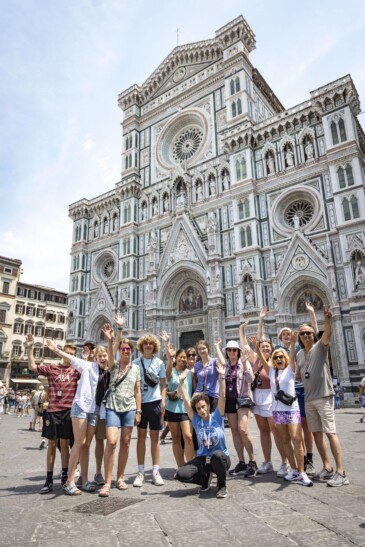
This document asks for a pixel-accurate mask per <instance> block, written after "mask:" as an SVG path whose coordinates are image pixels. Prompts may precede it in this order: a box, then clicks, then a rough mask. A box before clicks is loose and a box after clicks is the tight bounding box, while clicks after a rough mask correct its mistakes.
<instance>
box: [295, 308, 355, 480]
mask: <svg viewBox="0 0 365 547" xmlns="http://www.w3.org/2000/svg"><path fill="white" fill-rule="evenodd" d="M331 334H332V311H331V309H330V307H329V306H327V307H326V306H325V307H324V331H323V334H322V338H321V339H320V340H318V341H316V336H315V332H314V329H313V327H311V326H309V325H307V324H304V325H300V327H299V343H300V345H301V347H302V349H301V351H299V352H298V354H297V356H296V362H297V367H298V371H299V373H300V375H301V378H302V382H303V385H304V392H305V412H306V415H307V422H308V428H309V431H311V432H312V433H313V435H314V441H315V443H316V446H317V449H318V452H319V454H320V456H321V459H322V462H323V470H322V471H321V473H319V475H318V478H319V479H321V480H326V481H327V485H328V486H332V487H336V486H337V487H338V486H346V485H348V484H349V480H348V479H347V477H346V474H345V471H344V468H343V459H342V448H341V444H340V441H339V438H338V436H337V433H336V424H335V411H334V405H333V397H334V391H333V384H332V378H331V371H330V366H329V362H328V350H329V343H330V339H331ZM324 433H325V434H326V436H327V438H328V441H329V444H330V448H331V452H332V455H333V457H334V459H335V462H336V472H334V471H333V468H332V466H331V463H330V461H329V458H328V455H327V451H325V450H324V447H325V444H324V439H323V434H324Z"/></svg>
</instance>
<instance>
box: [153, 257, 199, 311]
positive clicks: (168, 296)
mask: <svg viewBox="0 0 365 547" xmlns="http://www.w3.org/2000/svg"><path fill="white" fill-rule="evenodd" d="M206 283H207V280H206V272H205V270H203V268H202V267H201V266H199V265H198V264H194V263H191V262H188V261H187V260H183V261H180V262H179V263H178V264H175V265H174V266H172V267H171V268H170V269H169V270H168V272H167V273H166V274H165V275H164V276H162V277H161V279H160V288H159V291H158V297H157V300H158V305H159V307H160V309H169V310H171V311H178V309H179V308H178V306H179V298H180V296H181V295H182V293H183V292H184V290H185V289H186V288H187V287H188V286H189V285H191V286H193V287H195V288H197V289H198V290H199V292H200V294H201V295H202V296H203V302H204V306H205V305H206V302H207V289H206Z"/></svg>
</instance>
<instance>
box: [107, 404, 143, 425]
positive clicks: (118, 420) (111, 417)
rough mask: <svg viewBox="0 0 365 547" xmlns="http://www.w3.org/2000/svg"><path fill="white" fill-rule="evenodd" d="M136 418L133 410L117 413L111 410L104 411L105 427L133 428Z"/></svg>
mask: <svg viewBox="0 0 365 547" xmlns="http://www.w3.org/2000/svg"><path fill="white" fill-rule="evenodd" d="M135 417H136V411H135V410H129V411H127V412H117V411H116V410H113V409H112V408H107V409H106V427H118V428H120V427H133V426H134V419H135Z"/></svg>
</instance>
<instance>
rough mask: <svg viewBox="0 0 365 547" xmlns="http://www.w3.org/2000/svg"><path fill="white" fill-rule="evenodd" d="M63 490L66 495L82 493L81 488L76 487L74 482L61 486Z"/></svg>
mask: <svg viewBox="0 0 365 547" xmlns="http://www.w3.org/2000/svg"><path fill="white" fill-rule="evenodd" d="M63 491H64V493H65V494H67V496H80V495H81V494H82V492H81V490H79V489H78V488H77V486H76V484H75V483H74V482H73V483H72V484H65V485H64V486H63Z"/></svg>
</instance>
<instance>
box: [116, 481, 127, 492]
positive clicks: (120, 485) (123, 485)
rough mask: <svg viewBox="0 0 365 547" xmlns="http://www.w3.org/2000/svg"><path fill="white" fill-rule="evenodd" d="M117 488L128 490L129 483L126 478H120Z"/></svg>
mask: <svg viewBox="0 0 365 547" xmlns="http://www.w3.org/2000/svg"><path fill="white" fill-rule="evenodd" d="M117 488H118V490H128V484H127V483H126V482H125V480H124V479H118V480H117Z"/></svg>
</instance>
